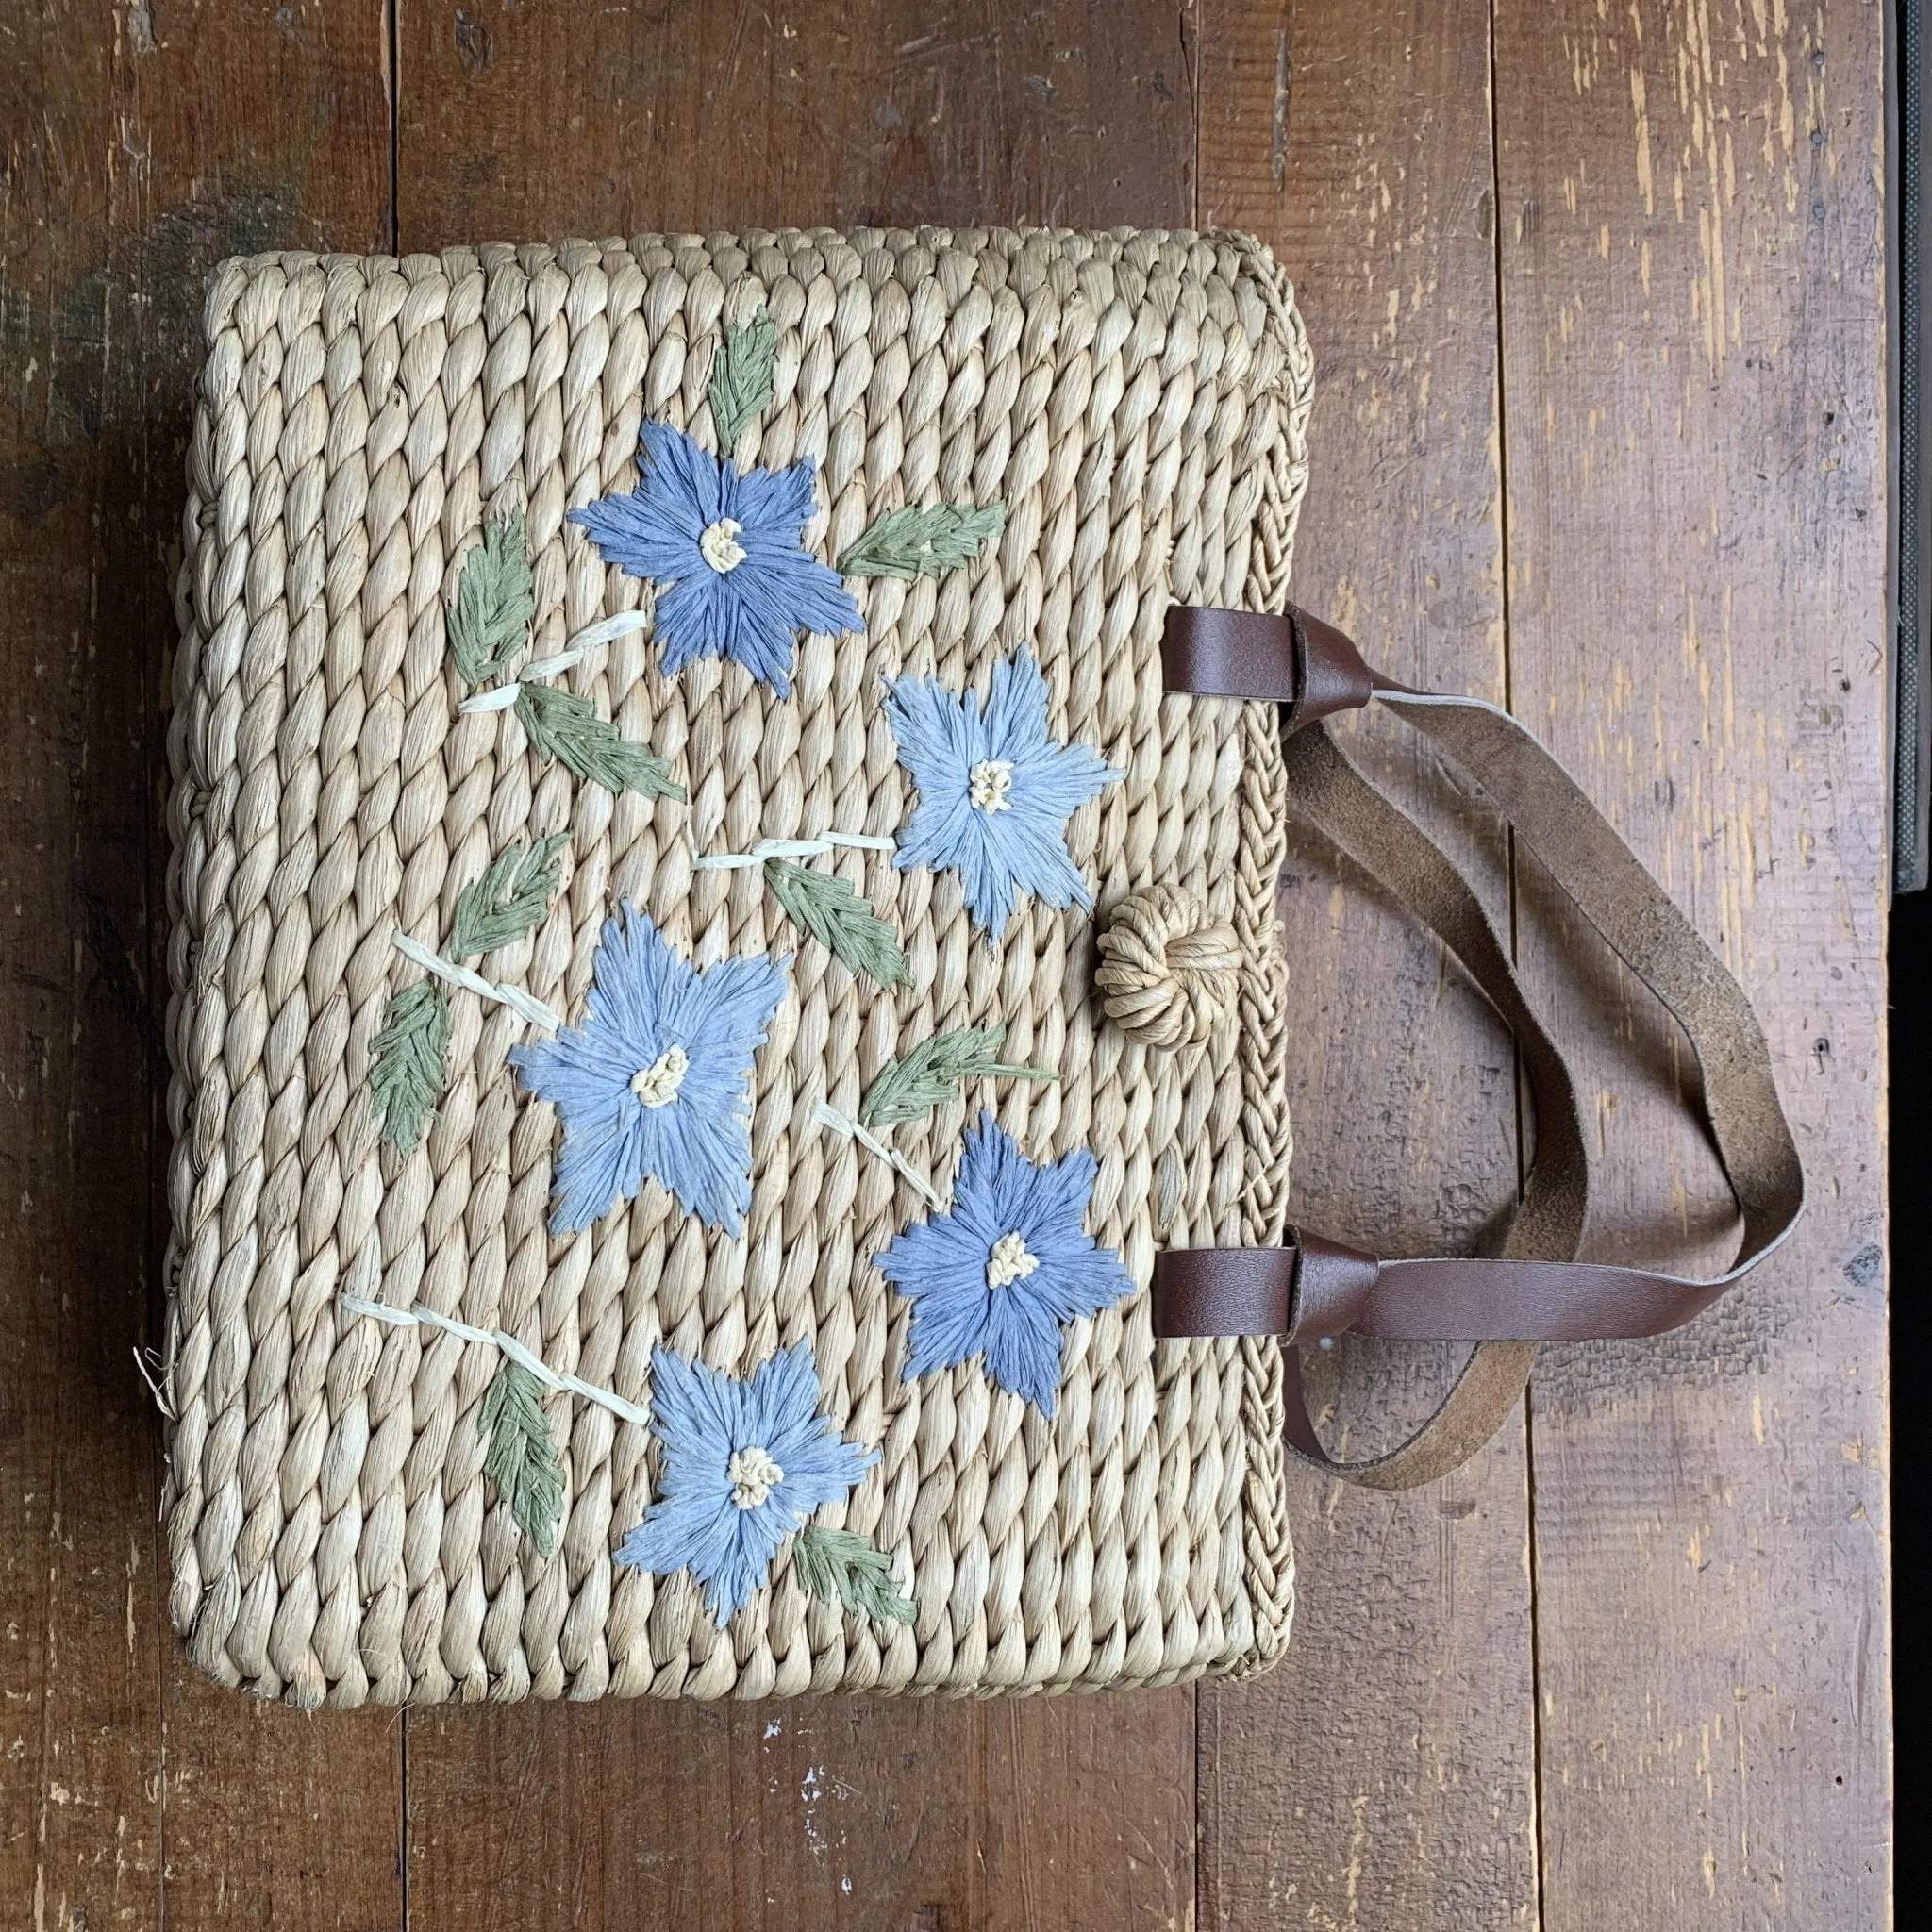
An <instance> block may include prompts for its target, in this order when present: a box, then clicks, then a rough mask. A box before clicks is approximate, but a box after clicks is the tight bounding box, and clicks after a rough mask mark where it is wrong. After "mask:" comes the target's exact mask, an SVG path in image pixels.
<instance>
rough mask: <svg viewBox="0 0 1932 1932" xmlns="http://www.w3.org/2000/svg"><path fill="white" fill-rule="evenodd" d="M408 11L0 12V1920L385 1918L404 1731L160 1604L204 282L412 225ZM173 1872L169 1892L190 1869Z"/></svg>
mask: <svg viewBox="0 0 1932 1932" xmlns="http://www.w3.org/2000/svg"><path fill="white" fill-rule="evenodd" d="M379 27H380V22H379V19H378V18H377V16H376V15H375V12H374V11H373V10H369V11H365V12H363V13H361V14H359V15H357V16H353V17H346V18H343V19H341V20H337V19H336V18H334V17H333V15H332V16H331V18H330V20H329V22H328V25H327V30H326V31H325V30H324V26H323V23H322V22H321V21H320V19H319V18H318V17H317V16H316V15H315V14H313V13H303V12H299V11H297V10H296V9H292V8H285V9H282V10H281V11H280V12H278V11H277V10H276V8H275V7H274V6H272V5H267V4H263V5H245V6H239V7H235V8H221V9H219V10H209V11H206V12H197V11H195V10H194V9H192V8H187V7H171V6H169V5H167V4H165V0H162V4H160V5H157V6H154V7H150V6H147V5H145V4H143V5H140V6H132V7H129V6H121V7H112V6H108V5H105V4H88V5H75V4H68V0H51V4H49V5H47V6H45V7H34V8H8V9H7V10H6V15H5V20H4V25H0V128H4V129H5V148H4V153H0V603H4V615H0V634H4V638H5V650H6V658H5V666H6V668H5V673H4V676H5V689H6V691H7V702H6V703H5V705H4V706H0V786H4V787H5V793H4V795H5V799H6V808H5V818H6V824H7V827H8V833H7V837H6V839H5V841H0V922H4V924H0V961H4V974H5V977H4V981H0V985H4V988H5V991H4V995H0V997H4V1001H5V1024H4V1026H0V1084H4V1092H5V1096H6V1097H5V1103H4V1105H0V1214H4V1216H5V1220H4V1223H0V1924H7V1925H9V1926H10V1925H14V1924H20V1925H32V1926H33V1927H35V1928H36V1932H41V1928H47V1932H56V1928H58V1932H80V1928H82V1927H83V1926H92V1927H94V1928H96V1932H98V1928H102V1927H106V1926H108V1925H119V1924H126V1925H136V1926H144V1925H151V1924H158V1923H159V1920H160V1914H161V1909H162V1891H163V1886H164V1882H165V1889H166V1893H167V1911H168V1914H169V1917H170V1919H171V1921H172V1923H174V1924H177V1925H212V1924H219V1923H222V1922H223V1921H224V1919H225V1918H226V1917H230V1916H232V1917H236V1918H242V1919H244V1920H245V1919H249V1918H258V1917H262V1916H265V1915H266V1912H267V1909H268V1906H269V1902H270V1901H271V1900H273V1901H274V1907H275V1912H276V1913H277V1915H278V1916H280V1917H281V1918H282V1919H283V1920H285V1921H286V1922H287V1923H291V1924H351V1925H378V1924H394V1923H396V1921H397V1920H398V1918H399V1916H400V1913H401V1910H402V1897H403V1894H402V1880H401V1873H400V1870H399V1868H398V1863H397V1855H398V1850H399V1841H400V1807H401V1789H402V1776H401V1772H402V1766H401V1756H400V1751H399V1742H398V1736H397V1731H396V1727H395V1724H394V1723H393V1720H390V1721H388V1722H384V1721H383V1720H380V1719H378V1721H377V1722H376V1723H375V1724H352V1723H348V1722H345V1721H343V1720H341V1719H334V1720H331V1721H325V1722H318V1723H315V1724H301V1723H298V1724H290V1723H289V1722H288V1719H287V1715H286V1713H282V1712H277V1711H274V1710H266V1709H258V1708H251V1707H248V1706H247V1705H245V1704H244V1703H242V1701H241V1700H239V1699H237V1698H235V1697H233V1696H231V1695H225V1694H224V1693H223V1692H222V1691H219V1690H217V1689H216V1688H215V1687H213V1686H212V1685H209V1684H208V1683H206V1682H204V1681H203V1680H202V1679H201V1678H199V1677H198V1676H197V1675H196V1674H195V1673H194V1672H193V1671H192V1670H191V1669H190V1668H189V1667H188V1665H187V1663H186V1662H185V1660H184V1659H183V1658H182V1657H180V1655H179V1654H178V1652H177V1651H176V1648H175V1643H174V1641H173V1639H172V1637H171V1636H170V1634H169V1632H168V1629H167V1623H166V1616H165V1608H166V1579H165V1576H164V1575H163V1574H162V1572H161V1563H162V1561H163V1557H164V1546H163V1545H162V1542H161V1540H160V1538H159V1536H158V1532H157V1524H156V1512H157V1507H158V1499H159V1475H160V1469H159V1463H158V1436H157V1424H156V1418H155V1414H154V1410H153V1407H151V1405H150V1403H149V1400H148V1397H147V1393H146V1391H145V1390H144V1389H143V1388H142V1383H141V1381H140V1380H139V1378H138V1377H137V1376H136V1374H135V1372H134V1361H133V1351H134V1347H135V1344H136V1343H137V1342H138V1341H140V1342H152V1341H153V1340H154V1339H155V1338H156V1336H157V1335H158V1296H159V1287H158V1265H159V1257H160V1248H161V1234H162V1221H161V1217H162V1216H163V1215H164V1214H165V1212H166V1193H165V1191H164V1188H163V1186H162V1184H161V1173H160V1165H159V1159H158V1152H157V1143H158V1141H160V1139H161V1137H163V1136H164V1135H165V1133H166V1123H165V1117H164V1114H163V1111H162V1108H161V1106H160V1100H159V1094H160V1090H161V1085H162V1083H163V1082H164V1079H165V1068H164V1065H163V1061H162V1053H161V1046H160V1038H161V1035H160V1010H161V1002H162V999H163V997H164V991H165V981H166V974H165V968H164V956H163V948H164V946H165V943H166V920H165V914H164V911H163V908H162V885H161V879H162V865H163V862H164V859H165V843H164V837H163V833H162V828H161V819H160V799H161V795H162V785H163V778H164V759H163V756H162V749H161V740H160V733H159V730H158V718H159V715H160V707H161V703H162V697H163V692H164V690H165V685H164V682H163V670H164V666H165V663H166V658H167V654H168V651H169V648H170V634H171V632H172V631H173V629H174V569H175V561H176V559H178V558H179V556H180V518H181V502H182V452H183V449H184V446H185V443H186V439H187V430H188V420H189V401H190V383H191V381H192V375H193V371H194V368H195V363H196V358H197V343H198V337H199V325H200V287H201V279H202V276H203V275H204V273H205V271H206V270H207V269H208V267H209V266H211V265H212V264H213V263H214V262H215V261H216V260H218V259H219V258H221V257H223V256H224V255H227V254H231V253H234V252H236V251H238V250H241V251H251V250H255V249H258V248H265V247H271V246H289V247H314V246H317V245H321V244H323V243H325V242H327V243H331V244H333V245H337V246H346V247H357V248H366V247H378V246H382V245H384V243H385V242H386V239H387V237H388V235H389V232H390V185H391V184H390V170H389V165H388V152H387V150H388V135H387V131H386V109H385V106H384V89H383V50H382V45H381V36H380V31H379ZM164 1874H165V1880H164Z"/></svg>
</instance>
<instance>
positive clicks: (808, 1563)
mask: <svg viewBox="0 0 1932 1932" xmlns="http://www.w3.org/2000/svg"><path fill="white" fill-rule="evenodd" d="M791 1567H792V1569H793V1570H794V1571H796V1572H797V1574H798V1580H799V1582H801V1583H802V1584H804V1586H805V1587H806V1589H807V1590H808V1591H810V1592H811V1593H812V1595H813V1596H816V1597H823V1598H824V1601H825V1602H826V1603H828V1604H829V1603H839V1604H842V1605H844V1607H846V1608H847V1609H848V1610H857V1611H858V1613H859V1614H860V1615H861V1616H866V1617H876V1618H877V1619H878V1620H879V1621H880V1622H881V1623H891V1624H916V1623H917V1622H918V1621H919V1606H918V1605H917V1604H915V1603H914V1602H913V1601H912V1599H911V1598H910V1597H908V1595H906V1594H905V1592H904V1591H901V1590H900V1588H899V1586H898V1585H897V1584H896V1583H895V1582H894V1581H893V1580H892V1559H891V1557H890V1556H889V1555H888V1554H887V1553H886V1552H885V1551H884V1550H881V1549H877V1548H875V1547H874V1545H873V1543H872V1542H871V1541H870V1540H869V1539H867V1538H865V1537H862V1536H858V1535H857V1534H856V1533H855V1532H853V1531H852V1530H849V1529H802V1530H800V1531H799V1533H798V1541H796V1542H795V1543H793V1544H792V1546H791Z"/></svg>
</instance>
